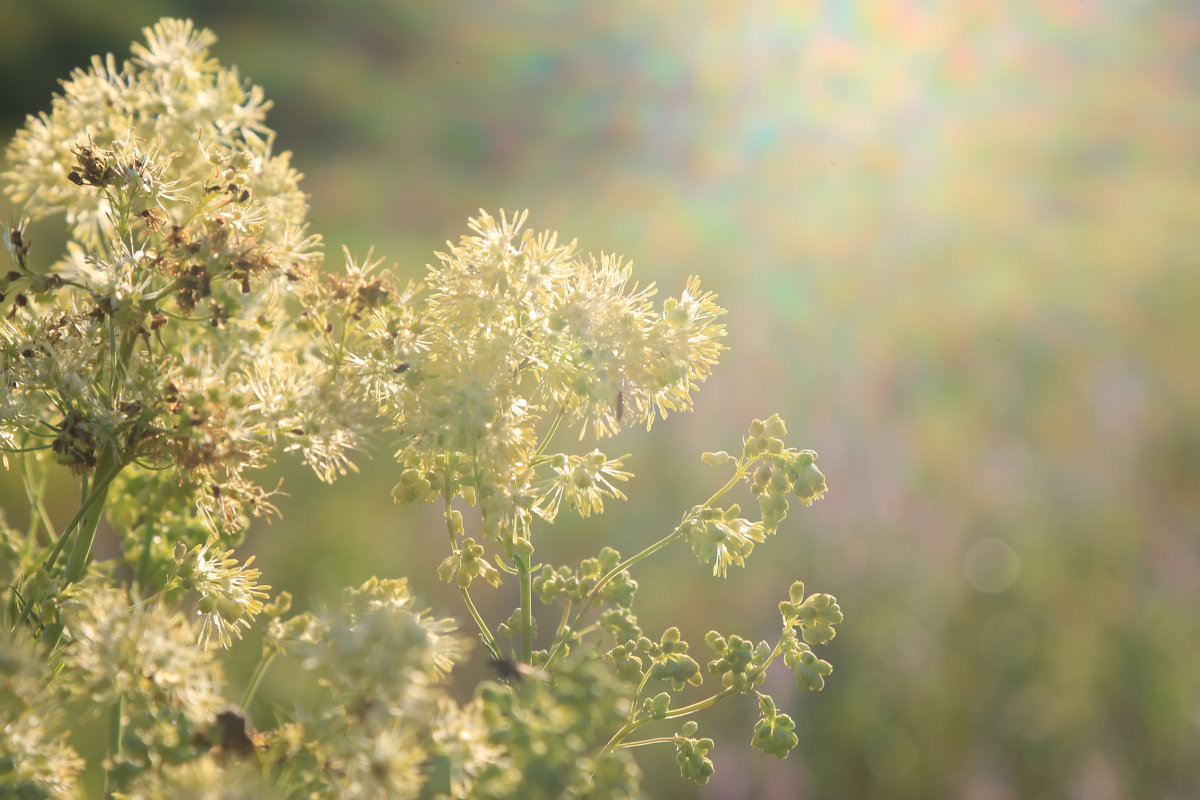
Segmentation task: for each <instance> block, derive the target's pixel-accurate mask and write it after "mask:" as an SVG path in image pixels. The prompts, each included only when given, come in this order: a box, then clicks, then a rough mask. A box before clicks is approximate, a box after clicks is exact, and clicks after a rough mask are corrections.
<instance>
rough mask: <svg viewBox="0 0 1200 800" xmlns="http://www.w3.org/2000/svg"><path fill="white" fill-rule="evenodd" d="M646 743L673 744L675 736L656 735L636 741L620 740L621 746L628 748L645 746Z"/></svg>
mask: <svg viewBox="0 0 1200 800" xmlns="http://www.w3.org/2000/svg"><path fill="white" fill-rule="evenodd" d="M648 744H675V737H674V736H656V737H654V738H653V739H638V740H637V741H636V742H622V744H621V747H623V748H625V749H626V750H629V749H631V748H634V747H645V746H646V745H648Z"/></svg>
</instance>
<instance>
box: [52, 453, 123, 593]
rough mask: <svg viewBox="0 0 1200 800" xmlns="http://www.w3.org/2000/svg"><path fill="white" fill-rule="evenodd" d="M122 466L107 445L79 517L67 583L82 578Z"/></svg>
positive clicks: (65, 575)
mask: <svg viewBox="0 0 1200 800" xmlns="http://www.w3.org/2000/svg"><path fill="white" fill-rule="evenodd" d="M122 467H124V464H122V463H120V460H119V459H118V458H117V457H116V454H115V453H114V452H113V450H112V449H111V448H109V447H105V448H104V449H103V450H101V451H100V458H99V460H98V462H97V464H96V481H95V483H94V485H93V486H92V491H91V493H90V495H89V497H88V501H87V510H86V511H85V512H84V514H83V517H82V518H81V519H80V520H79V526H78V528H77V529H76V531H75V536H74V541H72V542H71V553H70V555H69V556H68V557H67V567H66V571H65V573H64V575H63V577H64V579H65V580H66V583H67V585H70V584H72V583H75V581H77V580H79V579H80V578H82V577H83V572H84V569H85V568H86V567H87V557H88V555H89V554H90V553H91V552H92V541H93V540H94V539H95V538H96V527H97V526H98V525H99V524H100V517H101V516H102V515H103V514H104V501H105V499H106V498H107V496H108V487H109V484H111V483H112V481H113V478H115V477H117V473H119V472H120V471H121V469H122Z"/></svg>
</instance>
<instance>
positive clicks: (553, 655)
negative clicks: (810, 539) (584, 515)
mask: <svg viewBox="0 0 1200 800" xmlns="http://www.w3.org/2000/svg"><path fill="white" fill-rule="evenodd" d="M755 460H757V459H752V460H751V461H749V462H747V463H746V464H739V465H738V468H737V469H736V470H735V471H734V473H733V477H732V478H730V479H729V480H728V481H726V482H725V485H724V486H722V487H721V488H720V489H718V490H717V491H715V492H713V494H712V496H711V497H709V498H708V499H707V500H705V501H704V502H703V503H701V504H700V505H699V506H697V507H696V508H694V509H692V510H691V511H690V512H688V514H687V515H686V516H685V517H684V518H683V520H682V521H680V523H679V524H678V525H676V526H675V530H673V531H671V532H670V533H668V534H667V535H666V536H664V537H663V538H661V539H659V540H658V541H657V542H655V543H654V544H652V545H650V546H649V547H647V548H646V549H645V550H642V551H641V552H640V553H638V554H636V555H634V556H630V557H629V558H627V559H625V560H624V561H622V562H621V563H620V564H617V565H616V566H615V567H613V568H612V569H610V570H609V571H608V572H607V573H606V574H605V575H604V576H603V577H602V578H600V580H599V581H597V582H596V585H595V586H593V587H592V590H591V591H590V592H588V596H587V597H586V598H584V601H583V604H582V605H581V606H580V607H579V611H578V612H577V613H576V614H575V619H573V620H572V621H571V624H570V625H569V626H568V627H567V629H566V630H565V631H563V632H562V635H560V636H559V637H558V640H557V642H556V643H555V645H554V649H553V650H551V651H550V657H549V658H548V659H547V660H546V667H547V669H548V668H549V667H551V666H553V664H554V662H555V660H556V659H558V658H559V657H560V655H561V653H562V651H563V648H564V646H565V644H566V641H567V639H568V638H570V636H571V634H572V633H574V631H575V628H576V627H577V626H578V625H579V621H580V620H581V619H583V615H584V614H586V613H587V612H588V610H589V609H590V608H591V607H592V604H593V603H595V602H596V598H597V597H599V596H600V590H601V589H603V588H604V587H605V585H606V584H607V583H608V582H609V581H611V580H612V579H613V578H615V577H617V576H618V575H620V574H621V573H622V572H624V571H625V570H627V569H629V568H630V567H632V566H634V565H635V564H637V563H638V562H640V561H642V560H643V559H646V558H649V557H650V556H651V555H653V554H654V553H657V552H658V551H659V550H661V549H663V548H664V547H666V546H667V545H669V544H670V543H671V542H673V541H674V540H675V539H678V538H679V537H680V536H681V535H682V534H683V526H684V525H685V524H686V523H687V522H688V521H689V520H691V519H693V518H694V517H695V516H696V515H697V514H699V513H700V512H701V511H703V510H704V509H706V508H709V507H710V506H712V504H713V503H715V502H717V501H718V500H720V499H721V497H722V496H724V495H725V493H726V492H728V491H729V490H730V489H732V488H733V487H734V486H736V485H737V483H738V481H740V480H741V479H742V478H743V477H745V476H746V473H747V472H749V468H750V465H751V464H753V463H754V461H755Z"/></svg>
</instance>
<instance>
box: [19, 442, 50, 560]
mask: <svg viewBox="0 0 1200 800" xmlns="http://www.w3.org/2000/svg"><path fill="white" fill-rule="evenodd" d="M21 484H22V485H23V486H24V488H25V497H26V498H27V499H28V500H29V507H30V509H32V511H33V513H31V514H30V515H29V531H28V532H27V533H26V535H25V552H24V556H25V558H26V559H28V558H29V556H30V555H31V554H32V553H33V547H34V541H35V540H36V538H37V526H38V524H40V525H41V526H42V530H44V531H45V532H46V540H47V541H50V542H52V541H54V539H55V537H56V534H55V532H54V523H52V522H51V521H50V514H49V513H47V511H46V503H45V499H46V472H45V470H43V471H42V475H41V478H40V479H39V478H36V477H35V476H34V474H33V459H32V458H23V459H21Z"/></svg>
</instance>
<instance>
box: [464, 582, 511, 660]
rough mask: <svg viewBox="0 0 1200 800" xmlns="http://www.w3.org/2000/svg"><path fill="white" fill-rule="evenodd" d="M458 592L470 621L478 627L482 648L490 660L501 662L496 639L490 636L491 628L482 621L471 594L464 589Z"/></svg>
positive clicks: (502, 658) (501, 657)
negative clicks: (487, 653) (486, 651)
mask: <svg viewBox="0 0 1200 800" xmlns="http://www.w3.org/2000/svg"><path fill="white" fill-rule="evenodd" d="M459 592H461V593H462V596H463V602H464V603H466V606H467V611H468V612H470V614H471V619H473V620H475V624H476V625H477V626H479V637H480V638H481V639H483V646H484V647H486V648H487V649H488V652H489V653H491V656H492V658H494V659H495V660H497V661H503V660H504V657H503V656H502V655H500V646H499V645H498V644H496V637H495V636H493V635H492V630H491V628H489V627H488V624H487V623H486V622H484V621H483V617H482V616H481V615H480V613H479V609H477V608H476V607H475V602H474V601H473V600H472V599H471V593H470V592H469V591H467V590H466V589H459Z"/></svg>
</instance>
